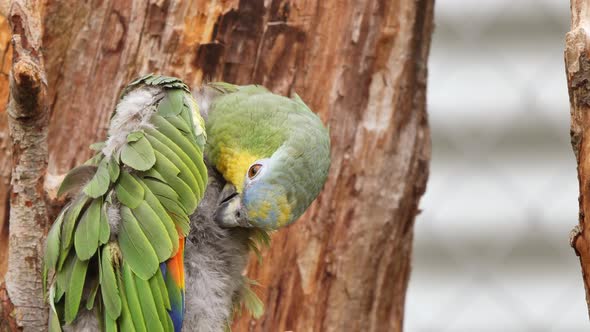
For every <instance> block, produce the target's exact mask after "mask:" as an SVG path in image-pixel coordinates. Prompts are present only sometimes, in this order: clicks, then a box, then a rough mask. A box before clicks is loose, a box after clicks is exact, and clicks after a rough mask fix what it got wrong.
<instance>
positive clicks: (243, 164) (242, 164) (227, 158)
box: [217, 146, 260, 193]
mask: <svg viewBox="0 0 590 332" xmlns="http://www.w3.org/2000/svg"><path fill="white" fill-rule="evenodd" d="M258 159H260V157H258V156H255V155H253V154H250V153H249V152H248V151H239V150H235V149H231V148H227V147H224V146H222V147H221V149H220V152H219V160H218V161H217V169H218V170H219V172H221V174H222V175H223V177H224V178H225V179H226V180H227V181H229V182H230V183H231V184H233V185H234V186H235V187H236V190H237V191H238V192H239V193H241V192H242V190H243V189H244V177H245V176H246V173H247V172H248V168H249V167H250V165H252V163H254V162H255V161H256V160H258Z"/></svg>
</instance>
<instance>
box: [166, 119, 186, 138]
mask: <svg viewBox="0 0 590 332" xmlns="http://www.w3.org/2000/svg"><path fill="white" fill-rule="evenodd" d="M165 118H166V120H168V122H170V124H172V125H173V126H174V127H176V129H178V130H180V131H181V132H182V134H184V135H190V134H192V131H191V128H190V127H189V124H188V123H187V122H186V120H185V119H183V118H182V117H180V116H166V117H165Z"/></svg>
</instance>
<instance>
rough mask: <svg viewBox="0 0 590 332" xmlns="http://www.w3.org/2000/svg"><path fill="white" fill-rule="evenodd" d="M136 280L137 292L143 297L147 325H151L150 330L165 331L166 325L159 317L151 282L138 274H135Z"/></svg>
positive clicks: (154, 331) (142, 305) (141, 303)
mask: <svg viewBox="0 0 590 332" xmlns="http://www.w3.org/2000/svg"><path fill="white" fill-rule="evenodd" d="M134 280H135V286H136V289H137V294H138V296H139V298H140V299H141V302H140V305H141V311H142V312H143V317H144V319H145V323H146V326H149V328H150V332H152V331H153V332H159V331H162V332H163V331H164V327H163V326H162V322H161V321H160V320H159V319H158V310H157V309H156V303H155V301H154V295H153V294H152V291H151V289H150V285H149V283H148V282H147V281H146V280H144V279H143V278H140V277H138V276H135V278H134Z"/></svg>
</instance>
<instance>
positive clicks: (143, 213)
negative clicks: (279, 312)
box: [44, 75, 329, 331]
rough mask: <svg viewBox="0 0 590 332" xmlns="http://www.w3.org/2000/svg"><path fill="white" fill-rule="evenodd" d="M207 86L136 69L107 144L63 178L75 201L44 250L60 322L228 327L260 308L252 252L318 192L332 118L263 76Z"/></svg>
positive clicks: (54, 321)
mask: <svg viewBox="0 0 590 332" xmlns="http://www.w3.org/2000/svg"><path fill="white" fill-rule="evenodd" d="M196 97H197V100H198V104H197V102H196V101H195V100H194V99H193V97H192V96H191V94H190V91H189V90H188V88H187V87H186V85H184V84H183V83H182V82H181V81H179V80H178V79H175V78H170V77H162V76H153V75H148V76H146V77H143V78H141V79H138V80H136V81H134V82H132V83H131V84H130V85H129V86H128V87H127V88H126V89H125V90H124V92H123V95H122V98H121V101H120V102H119V104H118V106H117V109H116V111H115V113H114V114H113V117H112V119H111V124H110V127H109V133H108V138H107V140H106V141H105V142H104V143H103V144H99V145H95V146H94V148H95V149H97V150H98V153H97V154H96V155H95V156H94V157H93V158H92V159H90V160H89V161H88V162H86V163H85V164H84V165H83V166H79V167H77V168H75V169H74V170H72V171H71V172H70V173H69V174H68V175H67V176H66V178H65V179H64V182H63V184H62V186H61V188H60V194H63V193H68V194H70V196H71V198H72V201H71V203H70V204H68V205H67V206H66V207H65V208H64V210H63V211H62V212H61V213H60V215H59V216H58V218H57V220H56V222H55V223H54V226H53V227H52V229H51V230H50V232H49V235H48V240H47V251H46V257H45V270H44V273H45V275H46V278H47V276H48V274H49V272H55V273H54V278H52V279H51V280H49V283H50V287H49V302H50V305H51V314H50V321H49V328H50V331H59V330H61V329H62V328H63V329H64V330H88V331H93V330H97V329H102V330H104V331H117V330H120V331H180V330H181V329H184V330H187V331H222V330H223V329H225V328H227V327H228V325H229V324H230V322H231V318H232V316H233V313H234V311H235V309H237V308H239V307H240V306H241V304H240V303H242V302H244V304H245V306H246V308H247V309H249V310H250V311H252V312H253V313H254V314H255V315H259V314H261V309H262V307H261V303H260V301H259V300H258V299H257V298H256V296H255V294H254V293H253V292H252V291H251V290H250V289H249V281H248V279H246V278H245V277H243V276H242V271H243V269H244V267H245V264H246V262H247V256H248V253H249V251H250V250H254V251H256V252H258V250H259V249H258V247H257V245H260V244H264V243H268V241H269V240H268V235H267V232H268V231H271V230H274V229H278V228H280V227H282V226H285V225H288V224H290V223H292V222H293V221H295V220H296V219H297V218H298V217H299V216H300V215H301V214H302V213H303V212H304V211H305V209H306V208H307V207H308V206H309V204H311V202H312V201H313V200H314V199H315V197H316V196H317V195H318V194H319V191H320V189H321V187H322V186H323V183H324V182H325V179H326V176H327V171H328V167H329V138H328V134H327V130H326V129H325V128H324V126H323V125H322V123H321V121H320V120H319V118H317V116H315V115H314V114H313V113H312V112H311V111H310V110H309V109H308V108H307V106H305V104H304V103H303V102H302V101H301V100H300V99H299V98H298V97H295V98H294V99H289V98H285V97H281V96H277V95H274V94H272V93H270V92H268V90H266V89H264V88H262V87H258V86H243V87H239V86H235V85H230V84H225V83H212V84H209V85H206V86H205V87H203V89H201V91H200V92H199V93H197V95H196ZM203 118H204V119H205V120H204V119H203ZM205 156H207V158H208V167H209V171H208V170H207V167H206V165H205ZM217 172H219V173H217ZM208 182H209V185H208ZM199 203H200V204H199ZM183 326H184V328H183Z"/></svg>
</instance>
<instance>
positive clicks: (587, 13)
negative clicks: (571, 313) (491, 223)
mask: <svg viewBox="0 0 590 332" xmlns="http://www.w3.org/2000/svg"><path fill="white" fill-rule="evenodd" d="M570 2H571V11H572V25H571V30H570V32H568V33H567V34H566V42H565V65H566V66H565V71H566V75H567V83H568V91H569V96H570V112H571V119H572V121H571V130H570V134H571V139H572V148H573V149H574V154H575V155H576V161H577V166H578V182H579V187H580V197H579V200H578V201H579V204H580V214H579V221H578V222H579V224H578V225H576V227H575V228H574V230H572V233H571V237H570V244H571V245H572V247H573V248H574V250H575V252H576V255H578V256H579V258H580V264H581V266H582V277H583V281H584V288H585V289H586V302H587V303H588V310H589V314H590V228H589V227H587V225H589V224H587V223H586V221H587V218H589V217H590V160H589V158H590V116H589V113H588V112H590V56H589V54H590V30H589V26H590V25H589V24H590V3H588V1H584V0H571V1H570Z"/></svg>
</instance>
